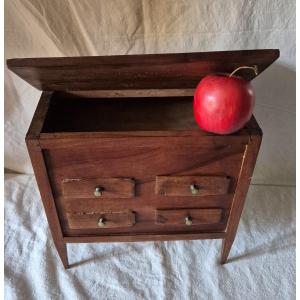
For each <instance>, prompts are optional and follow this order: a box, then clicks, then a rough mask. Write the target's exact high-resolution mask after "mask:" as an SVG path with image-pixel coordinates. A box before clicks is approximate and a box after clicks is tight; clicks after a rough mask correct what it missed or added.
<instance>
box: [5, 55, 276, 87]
mask: <svg viewBox="0 0 300 300" xmlns="http://www.w3.org/2000/svg"><path fill="white" fill-rule="evenodd" d="M278 57H279V50H277V49H265V50H242V51H220V52H199V53H177V54H146V55H123V56H90V57H58V58H22V59H9V60H7V66H8V68H9V69H10V70H12V71H13V72H14V73H15V74H17V75H18V76H20V77H21V78H23V79H24V80H26V81H27V82H28V83H30V84H31V85H33V86H34V87H36V88H37V89H39V90H43V91H66V90H68V91H72V90H74V91H78V90H136V89H194V88H195V87H196V86H197V84H198V82H199V81H200V80H201V78H203V77H204V76H205V75H207V74H210V73H216V72H221V73H231V72H232V71H233V70H234V69H236V68H237V67H240V66H241V65H248V66H253V65H257V66H258V73H261V72H262V71H263V70H264V69H266V68H267V67H268V66H269V65H270V64H272V63H273V62H274V61H275V60H276V59H277V58H278ZM239 75H241V76H242V77H244V78H245V79H248V80H251V79H253V78H254V77H255V75H254V73H253V72H252V71H249V70H242V71H241V72H240V73H239Z"/></svg>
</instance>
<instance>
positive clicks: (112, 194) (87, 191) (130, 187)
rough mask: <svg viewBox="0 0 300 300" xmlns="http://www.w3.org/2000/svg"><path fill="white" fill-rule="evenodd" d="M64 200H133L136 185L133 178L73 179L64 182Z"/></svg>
mask: <svg viewBox="0 0 300 300" xmlns="http://www.w3.org/2000/svg"><path fill="white" fill-rule="evenodd" d="M62 191H63V197H64V198H73V199H76V198H131V197H133V196H134V194H135V183H134V180H133V179H131V178H90V179H85V178H75V179H74V178H73V179H63V180H62Z"/></svg>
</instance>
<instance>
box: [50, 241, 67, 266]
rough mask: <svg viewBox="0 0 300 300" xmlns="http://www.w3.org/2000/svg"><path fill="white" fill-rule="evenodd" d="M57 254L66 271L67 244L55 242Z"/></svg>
mask: <svg viewBox="0 0 300 300" xmlns="http://www.w3.org/2000/svg"><path fill="white" fill-rule="evenodd" d="M54 244H55V247H56V250H57V253H58V255H59V257H60V259H61V262H62V264H63V265H64V268H65V269H68V268H69V267H70V265H69V261H68V249H67V244H66V243H64V242H62V241H56V242H54Z"/></svg>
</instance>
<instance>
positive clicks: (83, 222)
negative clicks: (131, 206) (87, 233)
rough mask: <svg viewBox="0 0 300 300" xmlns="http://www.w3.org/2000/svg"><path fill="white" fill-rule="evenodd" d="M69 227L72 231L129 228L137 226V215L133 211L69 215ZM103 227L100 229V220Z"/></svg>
mask: <svg viewBox="0 0 300 300" xmlns="http://www.w3.org/2000/svg"><path fill="white" fill-rule="evenodd" d="M67 218H68V223H69V227H70V228H71V229H99V230H101V229H106V228H119V227H121V228H122V227H128V226H133V225H134V224H135V213H134V212H132V211H121V212H114V211H113V212H97V213H96V212H92V213H83V212H78V213H68V214H67ZM100 219H101V220H102V222H103V223H101V224H103V225H102V226H103V227H99V225H98V223H99V220H100Z"/></svg>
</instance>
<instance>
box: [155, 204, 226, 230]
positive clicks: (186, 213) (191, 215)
mask: <svg viewBox="0 0 300 300" xmlns="http://www.w3.org/2000/svg"><path fill="white" fill-rule="evenodd" d="M221 219H222V209H220V208H209V209H208V208H207V209H203V208H192V209H158V210H156V220H155V222H156V224H158V225H187V226H191V225H203V224H217V223H220V222H221Z"/></svg>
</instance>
